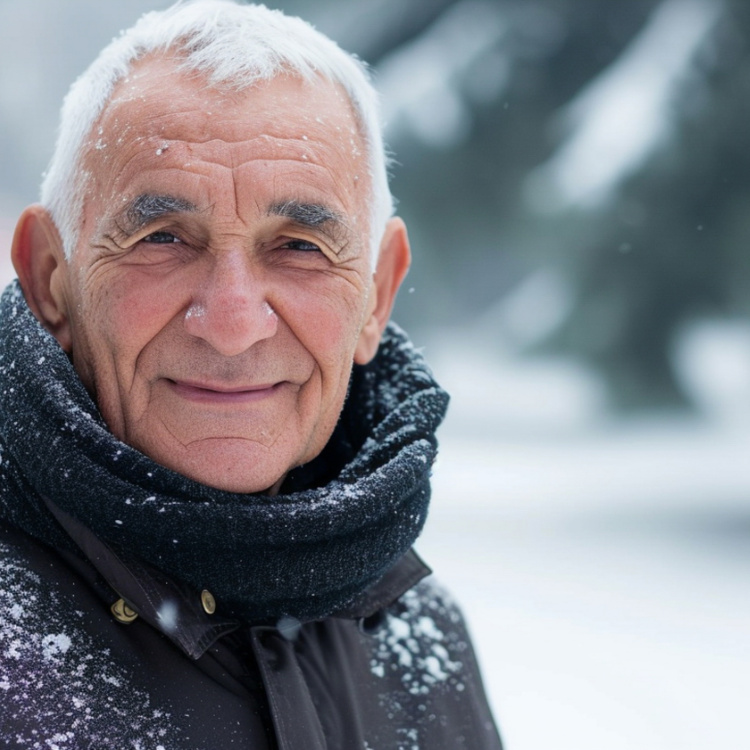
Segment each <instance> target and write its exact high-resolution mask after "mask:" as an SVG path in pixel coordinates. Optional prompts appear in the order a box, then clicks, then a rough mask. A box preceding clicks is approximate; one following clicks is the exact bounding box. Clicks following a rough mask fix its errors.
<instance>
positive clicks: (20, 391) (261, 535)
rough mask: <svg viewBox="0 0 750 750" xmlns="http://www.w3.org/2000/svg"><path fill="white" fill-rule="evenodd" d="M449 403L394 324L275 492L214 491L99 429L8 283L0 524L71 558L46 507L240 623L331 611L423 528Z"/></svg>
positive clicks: (1, 384)
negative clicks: (327, 431)
mask: <svg viewBox="0 0 750 750" xmlns="http://www.w3.org/2000/svg"><path fill="white" fill-rule="evenodd" d="M446 405H447V395H446V394H445V393H444V392H443V391H442V390H441V389H440V388H439V386H438V385H437V384H436V383H435V381H434V380H433V378H432V375H431V373H430V371H429V369H428V367H427V366H426V364H425V363H424V361H423V360H422V358H421V356H420V355H419V354H418V353H417V352H416V351H415V350H414V348H413V347H412V345H411V344H410V343H409V341H408V340H407V338H406V336H405V335H404V333H403V332H402V331H400V330H399V329H398V328H397V327H396V326H393V325H391V326H389V328H388V329H387V331H386V335H385V337H384V340H383V343H382V344H381V347H380V351H379V352H378V354H377V356H376V358H375V359H374V360H373V361H372V362H371V363H370V364H369V365H367V366H365V367H355V370H354V373H353V374H352V379H351V383H350V391H349V395H348V397H347V402H346V404H345V407H344V411H343V413H342V416H341V419H340V421H339V425H338V426H337V428H336V431H335V433H334V435H333V437H332V438H331V440H330V441H329V444H328V446H327V448H326V449H325V450H324V451H323V453H322V454H321V456H319V457H318V458H317V459H316V460H315V461H313V462H311V463H310V464H308V465H306V466H303V467H300V468H298V469H296V470H294V471H292V472H291V473H290V475H289V477H288V478H287V480H286V481H285V484H284V486H283V487H282V491H281V493H280V494H279V495H277V496H275V497H269V496H266V495H261V494H253V495H249V494H248V495H243V494H234V493H229V492H223V491H221V490H217V489H214V488H211V487H207V486H205V485H202V484H199V483H197V482H194V481H192V480H189V479H187V478H185V477H183V476H181V475H180V474H177V473H175V472H173V471H170V470H169V469H166V468H164V467H162V466H160V465H158V464H156V463H154V462H153V461H152V460H150V459H149V458H147V457H146V456H144V455H143V454H142V453H139V452H138V451H137V450H135V449H133V448H131V447H129V446H128V445H125V444H124V443H121V442H120V441H119V440H117V439H116V438H115V437H114V436H113V435H112V434H111V433H110V432H109V430H108V429H107V427H106V425H105V424H104V422H103V420H102V418H101V416H100V414H99V412H98V410H97V408H96V405H95V404H94V403H93V401H92V400H91V398H90V397H89V394H88V393H87V391H86V390H85V389H84V387H83V385H82V384H81V381H80V380H79V379H78V376H77V375H76V373H75V370H74V369H73V367H72V366H71V364H70V362H69V360H68V358H67V356H66V355H65V353H64V352H63V351H62V350H61V349H60V347H59V346H58V344H57V342H56V341H55V339H54V338H53V337H52V336H51V335H50V334H49V333H47V332H46V331H45V330H44V329H43V328H42V327H41V326H40V325H39V323H38V322H37V320H36V318H35V317H34V316H33V314H32V313H31V311H30V310H29V308H28V306H27V305H26V302H25V300H24V298H23V294H22V293H21V291H20V288H19V287H18V284H17V282H14V283H13V284H11V285H10V286H9V287H8V288H7V289H6V290H5V293H4V294H3V296H2V299H1V300H0V519H4V520H6V521H9V522H10V523H12V524H14V525H16V526H18V527H20V528H21V529H23V530H25V531H26V532H28V533H29V534H31V535H32V536H34V537H37V538H38V539H40V540H42V541H43V542H46V543H48V544H50V545H52V546H53V547H56V548H58V549H61V548H62V549H68V550H70V551H74V552H76V553H78V554H81V553H80V551H79V550H78V549H77V547H76V545H75V544H74V542H73V541H72V539H71V538H70V537H69V536H68V535H67V534H66V532H65V531H64V530H63V529H62V527H61V526H60V525H59V524H58V523H57V521H56V520H55V518H54V517H53V516H52V515H51V513H50V511H49V510H48V509H47V506H46V505H45V503H44V501H43V498H48V499H50V500H51V501H52V502H53V503H54V504H55V505H57V506H58V507H59V508H61V509H62V510H63V511H65V512H67V513H68V514H70V515H72V516H73V517H74V518H76V519H78V520H79V521H80V522H82V523H83V524H84V525H86V526H87V527H88V528H89V529H91V530H92V531H93V532H94V533H95V534H96V535H97V536H98V537H99V538H100V539H101V540H103V541H104V542H106V543H107V544H108V545H110V546H111V547H112V548H113V549H114V550H115V551H118V552H119V553H120V554H123V555H124V557H125V558H126V559H128V558H130V559H133V558H136V559H138V560H140V561H142V562H145V563H147V564H149V565H151V566H153V567H155V568H157V569H159V570H161V571H163V572H164V573H166V574H167V575H168V576H170V577H172V578H173V579H176V580H178V581H180V582H182V583H183V584H187V585H188V586H192V587H194V588H195V589H196V591H200V590H201V589H203V588H206V589H208V590H210V591H211V592H212V593H213V594H214V595H215V597H216V599H217V602H218V605H219V608H220V609H221V610H223V611H224V612H225V613H226V614H229V615H231V616H237V617H241V618H242V619H244V620H247V621H250V622H268V621H270V622H275V621H276V620H277V619H278V618H279V617H281V616H283V615H288V616H292V617H296V618H298V619H300V620H309V619H317V618H320V617H324V616H326V615H329V614H331V613H333V612H335V611H338V610H339V609H341V608H343V607H345V606H347V605H348V604H349V603H351V602H352V601H353V600H354V599H355V598H356V597H357V595H359V594H360V593H362V592H363V591H364V590H365V589H366V588H367V587H368V586H369V585H371V584H372V583H374V582H375V581H376V580H377V579H378V578H380V577H381V576H382V575H383V574H384V573H385V572H386V571H387V570H388V569H389V568H390V567H391V566H392V565H393V563H394V562H395V561H396V560H398V558H399V557H400V556H401V555H403V554H404V553H405V552H406V551H407V550H408V549H409V547H410V546H411V545H412V543H413V542H414V540H415V539H416V538H417V536H418V535H419V532H420V531H421V529H422V525H423V523H424V520H425V515H426V512H427V504H428V500H429V496H430V485H429V475H430V469H431V466H432V463H433V461H434V458H435V453H436V448H437V443H436V440H435V434H434V433H435V429H436V427H437V426H438V425H439V424H440V422H441V421H442V418H443V416H444V413H445V408H446Z"/></svg>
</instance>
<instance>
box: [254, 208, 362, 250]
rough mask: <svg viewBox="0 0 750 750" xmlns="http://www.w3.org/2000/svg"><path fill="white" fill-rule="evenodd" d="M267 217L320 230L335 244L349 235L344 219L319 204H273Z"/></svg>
mask: <svg viewBox="0 0 750 750" xmlns="http://www.w3.org/2000/svg"><path fill="white" fill-rule="evenodd" d="M268 215H269V216H282V217H284V218H286V219H290V220H291V221H293V222H294V223H295V224H299V225H300V226H302V227H309V228H310V229H320V230H322V231H323V232H324V233H325V234H327V235H328V236H329V237H330V238H331V239H333V240H334V241H337V242H341V241H342V240H343V239H344V238H345V237H346V236H348V234H349V232H348V227H347V224H346V221H345V220H344V218H343V217H342V216H341V215H340V214H338V213H336V212H335V211H333V210H332V209H330V208H328V206H323V205H321V204H319V203H302V202H301V201H295V200H289V201H283V202H282V203H274V204H273V205H272V206H270V207H269V209H268Z"/></svg>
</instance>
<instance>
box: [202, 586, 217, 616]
mask: <svg viewBox="0 0 750 750" xmlns="http://www.w3.org/2000/svg"><path fill="white" fill-rule="evenodd" d="M201 604H202V605H203V610H204V611H205V613H206V614H207V615H212V614H213V613H214V612H216V599H214V595H213V594H212V593H211V592H210V591H206V589H203V591H201Z"/></svg>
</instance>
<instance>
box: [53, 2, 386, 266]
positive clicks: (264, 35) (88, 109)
mask: <svg viewBox="0 0 750 750" xmlns="http://www.w3.org/2000/svg"><path fill="white" fill-rule="evenodd" d="M168 50H172V51H177V52H179V53H181V55H182V56H183V57H184V60H183V61H182V63H181V67H182V68H184V69H186V70H189V71H195V72H200V73H203V74H205V75H207V77H208V80H209V83H210V84H211V85H229V86H231V87H234V88H238V89H244V88H248V87H250V86H252V85H254V84H256V83H258V82H260V81H267V80H271V79H273V78H275V77H276V76H278V75H280V74H283V73H292V74H296V75H299V76H300V77H302V78H303V79H306V80H311V79H314V78H316V77H319V76H322V77H323V78H324V79H326V80H328V81H331V82H332V83H336V84H339V85H341V86H342V87H343V89H344V90H345V91H346V93H347V95H348V97H349V99H350V101H351V104H352V107H353V109H354V112H355V116H356V118H357V120H358V124H359V128H360V133H361V136H362V138H363V140H364V142H365V145H366V149H367V154H368V161H369V172H370V175H369V176H370V201H371V204H372V205H371V211H370V245H371V258H372V262H373V268H374V264H375V262H376V260H377V251H378V247H379V244H380V239H381V237H382V234H383V230H384V228H385V224H386V222H387V221H388V219H389V218H390V217H391V215H392V214H393V198H392V197H391V193H390V189H389V187H388V174H387V168H388V158H387V155H386V152H385V147H384V144H383V134H382V126H381V122H380V112H379V103H378V95H377V92H376V91H375V89H374V88H373V86H372V84H371V83H370V77H369V74H368V71H367V69H366V67H365V65H364V64H363V63H362V62H360V61H359V60H358V59H357V58H356V57H354V56H353V55H350V54H349V53H347V52H344V51H343V50H342V49H341V48H340V47H339V46H338V45H337V44H336V43H335V42H333V41H331V40H330V39H329V38H328V37H326V36H324V35H323V34H321V33H320V32H318V31H316V30H315V29H314V28H313V27H312V26H311V25H309V24H308V23H306V22H305V21H303V20H302V19H300V18H295V17H291V16H286V15H284V14H283V13H282V12H281V11H277V10H269V9H268V8H266V7H265V6H264V5H239V4H237V3H235V2H233V0H188V2H181V1H180V2H177V3H176V4H175V5H173V6H171V7H170V8H168V9H167V10H164V11H153V12H151V13H146V14H145V15H143V16H141V18H140V19H139V20H138V21H137V22H136V24H135V25H134V26H132V27H131V28H130V29H127V30H126V31H124V32H123V33H122V34H121V35H120V36H119V37H117V38H115V39H114V40H113V41H112V42H111V43H110V44H109V45H107V46H106V47H105V48H104V49H103V50H102V51H101V52H100V53H99V56H98V57H97V58H96V60H94V62H93V63H92V64H91V65H90V66H89V67H88V69H87V70H86V71H85V72H84V73H83V74H82V75H81V76H80V77H79V78H78V79H77V80H76V81H75V83H74V84H73V85H72V86H71V88H70V91H69V92H68V94H67V96H66V97H65V101H64V102H63V107H62V112H61V116H60V128H59V132H58V137H57V143H56V145H55V151H54V153H53V155H52V160H51V161H50V165H49V168H48V170H47V172H46V174H45V176H44V179H43V182H42V187H41V202H42V204H43V205H44V206H45V207H46V208H47V210H48V211H49V213H50V215H51V216H52V219H53V221H54V222H55V224H56V226H57V228H58V230H59V232H60V235H61V237H62V241H63V246H64V248H65V254H66V256H67V257H68V258H70V257H71V255H72V253H73V250H74V248H75V246H76V244H77V242H78V231H79V226H80V224H81V220H82V214H83V200H84V193H85V187H86V182H87V179H88V177H89V175H88V174H87V173H86V172H85V171H84V170H83V168H82V161H83V156H84V154H85V150H86V144H87V142H88V139H89V136H90V135H91V131H92V129H93V127H94V124H95V122H96V120H97V118H98V117H99V116H100V114H101V113H102V111H103V110H104V108H105V107H106V105H107V103H108V101H109V97H110V96H111V94H112V91H113V89H114V87H115V85H116V84H117V83H118V82H119V81H120V80H121V79H123V78H124V77H125V76H127V74H128V72H129V71H130V68H131V66H132V65H133V63H134V62H135V61H137V60H139V59H142V58H143V57H145V56H147V55H149V54H153V53H159V52H166V51H168Z"/></svg>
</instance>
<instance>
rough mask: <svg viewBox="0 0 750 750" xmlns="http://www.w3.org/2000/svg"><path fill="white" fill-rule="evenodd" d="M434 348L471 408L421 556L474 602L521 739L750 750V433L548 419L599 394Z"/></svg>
mask: <svg viewBox="0 0 750 750" xmlns="http://www.w3.org/2000/svg"><path fill="white" fill-rule="evenodd" d="M463 354H465V352H464V353H463ZM435 360H437V361H436V369H437V370H438V373H439V375H441V377H442V378H443V380H444V381H445V382H446V383H450V384H451V386H452V388H451V389H452V390H453V391H454V400H453V405H452V408H453V415H452V416H451V418H450V419H449V420H448V423H447V424H446V428H445V430H444V432H443V435H442V441H441V457H440V459H439V462H438V465H437V467H436V471H435V482H434V495H433V505H432V510H431V517H430V519H429V520H428V526H427V529H426V531H425V533H424V536H423V537H422V539H421V541H420V543H419V544H418V549H419V551H420V552H421V553H422V554H423V556H424V557H425V558H426V559H427V561H428V562H429V563H430V564H431V565H432V567H433V568H435V569H436V571H437V573H438V575H439V577H440V578H441V579H442V580H443V581H444V582H445V583H446V584H447V585H448V586H449V587H450V588H451V590H452V591H453V593H454V594H455V595H456V597H457V598H458V599H459V601H460V602H461V604H462V605H463V607H464V610H465V611H466V613H467V616H468V619H469V624H470V626H471V629H472V631H473V633H474V636H475V640H476V646H477V650H478V652H479V656H480V659H481V662H482V665H483V671H484V676H485V682H486V686H487V689H488V692H489V694H490V699H491V702H492V704H493V706H494V708H495V712H496V716H497V718H498V722H499V724H500V727H501V731H502V733H503V736H504V739H505V741H506V744H507V746H508V749H509V750H546V749H547V748H555V750H620V749H621V748H622V750H626V749H627V750H631V749H632V748H636V747H637V748H639V750H692V749H693V748H696V749H697V748H705V747H711V748H719V749H720V750H747V748H748V747H750V727H749V726H748V725H747V721H746V719H745V713H744V710H743V707H744V706H745V704H746V702H747V696H748V695H750V639H748V636H747V633H748V629H749V628H750V597H748V594H747V592H748V587H747V584H748V580H750V544H748V542H749V541H750V468H749V467H748V462H747V456H748V454H749V453H750V450H749V449H750V429H748V428H745V429H742V428H741V427H739V426H737V425H736V424H735V425H733V426H732V425H729V424H725V425H721V424H711V423H710V422H707V421H703V422H700V421H690V420H684V419H683V420H679V419H676V418H673V419H662V420H661V421H654V420H649V421H645V420H644V421H640V422H632V421H631V422H615V423H609V424H607V423H606V422H602V421H596V420H594V419H590V420H589V421H588V422H586V419H585V418H582V419H579V420H578V421H576V419H575V418H574V415H573V414H572V413H570V414H568V415H567V427H566V425H565V424H564V422H565V420H564V419H563V418H561V417H560V415H559V414H557V415H555V414H554V410H550V420H549V423H548V424H547V426H546V427H545V425H544V424H542V420H541V418H540V416H539V410H537V411H536V415H535V410H534V408H533V405H534V403H535V402H536V403H537V404H538V402H540V401H541V402H544V401H545V400H549V398H550V395H549V394H550V391H551V392H552V393H553V394H554V393H555V392H556V391H557V393H558V395H564V394H565V393H566V392H567V394H568V396H569V398H573V397H574V392H577V393H578V400H579V404H581V405H583V404H586V403H587V399H586V398H582V397H581V388H583V390H585V389H586V386H585V384H584V385H581V387H579V388H578V389H577V390H576V388H575V387H573V386H572V381H571V379H570V378H568V379H565V378H560V376H559V375H560V373H559V371H558V373H557V375H554V373H553V371H554V367H553V368H551V369H550V371H549V372H550V377H549V378H548V382H547V384H546V386H545V383H544V378H543V377H542V375H541V373H539V372H537V375H538V377H537V378H536V380H534V378H529V377H523V372H521V371H522V370H523V366H517V365H514V364H512V363H510V364H508V363H506V364H505V365H502V364H499V365H498V366H497V367H496V368H495V371H494V372H488V371H486V370H482V367H483V366H484V365H486V364H487V363H486V362H485V363H484V364H483V363H482V362H480V361H476V362H473V363H472V364H473V366H474V368H475V370H476V372H475V375H476V376H475V377H473V378H471V379H467V378H466V377H465V375H466V368H467V362H466V359H465V358H463V359H462V363H461V365H460V366H459V365H457V364H456V361H457V360H456V359H455V350H454V358H453V361H452V362H451V358H450V357H449V356H445V352H438V355H437V356H436V357H435ZM519 368H520V370H519ZM532 381H533V382H535V385H530V383H532ZM492 382H494V383H495V389H494V390H493V389H492V388H490V387H489V386H490V385H491V383H492ZM514 383H515V384H516V387H515V388H514V387H512V384H514ZM482 384H484V386H487V387H484V388H483V385H482ZM579 385H580V384H579ZM534 388H539V392H538V393H537V398H536V399H534V398H533V390H534ZM501 391H502V396H501V395H500V393H501ZM493 394H494V398H493ZM569 398H564V399H563V400H564V401H567V400H569ZM519 400H520V401H521V402H523V401H528V403H529V405H530V409H529V412H530V417H529V420H528V421H527V423H526V425H525V427H524V422H523V419H522V417H521V416H520V414H519V408H518V404H519ZM482 401H486V402H487V403H488V406H487V408H486V414H485V417H484V418H481V417H480V414H479V412H478V411H477V409H476V406H477V404H478V403H481V402H482ZM491 402H494V405H493V403H491ZM503 410H504V411H505V417H506V419H505V420H503ZM583 412H585V409H583ZM589 416H590V415H589Z"/></svg>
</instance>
